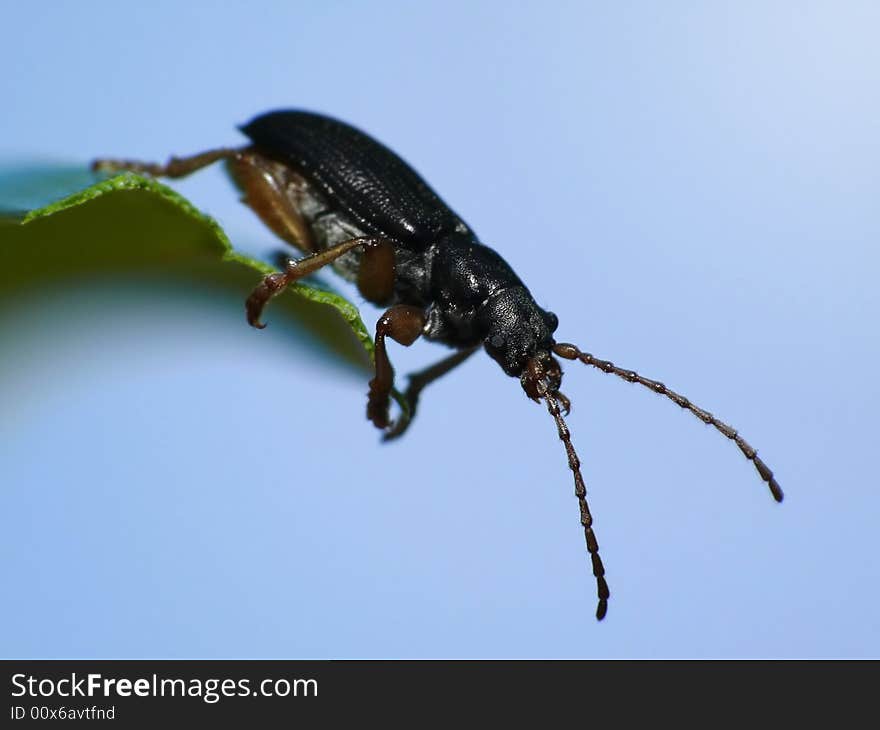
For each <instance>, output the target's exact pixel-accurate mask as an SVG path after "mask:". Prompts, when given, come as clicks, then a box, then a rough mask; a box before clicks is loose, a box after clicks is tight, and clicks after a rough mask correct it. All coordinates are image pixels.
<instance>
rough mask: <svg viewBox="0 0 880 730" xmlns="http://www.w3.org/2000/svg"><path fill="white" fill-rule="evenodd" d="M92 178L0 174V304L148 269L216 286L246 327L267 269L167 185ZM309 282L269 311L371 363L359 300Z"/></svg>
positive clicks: (68, 171)
mask: <svg viewBox="0 0 880 730" xmlns="http://www.w3.org/2000/svg"><path fill="white" fill-rule="evenodd" d="M96 179H97V178H96V176H95V175H93V174H91V173H89V172H87V171H85V170H84V169H82V168H63V167H48V168H42V169H41V168H36V169H35V168H30V169H23V170H15V171H7V172H5V173H3V174H0V306H8V305H10V304H11V303H14V301H15V297H16V296H17V295H18V294H20V293H21V292H22V291H23V290H26V289H35V288H45V287H48V286H52V285H53V284H58V283H61V282H69V281H72V280H77V279H79V280H84V279H85V280H88V279H90V278H94V277H100V278H102V279H109V280H112V281H114V282H117V281H120V280H122V281H124V280H125V279H126V278H127V277H128V278H137V279H139V280H140V279H143V277H144V276H145V275H147V276H151V277H159V278H161V279H163V280H171V281H173V282H174V283H175V285H179V286H180V287H181V290H182V291H186V290H187V289H189V290H192V289H193V288H198V289H204V288H205V287H210V288H213V289H220V290H222V291H223V292H224V294H228V296H230V297H234V298H236V299H238V300H240V301H241V303H242V326H246V324H245V318H244V300H245V298H246V297H247V295H248V294H249V293H250V291H251V290H252V289H253V287H254V286H255V285H256V284H257V282H258V281H259V280H260V277H261V276H263V275H265V274H267V273H270V272H271V271H273V267H271V266H269V265H268V264H266V263H264V262H262V261H258V260H256V259H254V258H251V257H250V256H246V255H245V254H243V253H240V252H238V251H236V250H235V249H233V247H232V245H231V244H230V242H229V239H228V238H227V236H226V234H225V233H224V232H223V230H222V229H221V228H220V226H219V225H218V224H217V222H216V221H214V220H213V219H212V218H210V217H209V216H207V215H205V214H204V213H202V212H200V211H199V210H197V209H196V208H195V207H194V206H193V205H192V204H191V203H190V202H189V201H187V200H186V199H185V198H183V197H182V196H181V195H179V194H178V193H176V192H175V191H173V190H172V189H171V188H169V187H167V186H166V185H162V184H161V183H159V182H156V181H155V180H152V179H149V178H145V177H141V176H139V175H134V174H131V173H124V174H121V175H117V176H115V177H112V178H109V179H102V180H99V181H98V182H95V180H96ZM89 183H90V184H89ZM84 185H87V187H83V186H84ZM71 191H76V192H71ZM65 193H67V194H65ZM307 281H308V283H307V284H304V283H298V284H297V285H296V286H294V287H291V288H290V289H289V290H288V291H287V292H285V293H284V294H282V295H281V296H279V297H277V298H276V299H275V300H273V302H272V304H271V305H270V309H269V311H268V312H267V314H268V315H269V317H270V318H271V319H276V318H278V317H290V318H292V319H294V320H295V321H296V324H297V328H298V331H300V332H305V333H307V334H308V335H309V336H310V337H311V339H312V340H313V341H314V342H316V343H318V344H319V345H320V346H322V347H323V348H325V349H327V350H329V351H331V352H332V353H333V354H334V355H335V356H337V357H339V358H341V359H342V360H343V361H344V362H346V363H347V364H348V365H354V366H357V367H359V368H368V367H369V366H370V363H371V360H372V356H373V340H372V338H371V337H370V334H369V332H368V331H367V328H366V327H365V326H364V323H363V321H362V320H361V317H360V314H359V313H358V309H357V307H356V306H355V305H354V304H352V303H351V302H349V301H347V300H346V299H344V298H343V297H342V296H340V295H339V294H337V293H335V292H333V291H332V290H330V289H329V288H328V287H325V286H324V285H322V284H320V283H318V282H317V281H316V280H313V279H309V280H307ZM394 397H395V399H396V400H397V401H398V403H399V404H400V405H401V407H403V399H402V398H401V397H400V395H399V393H397V392H396V391H395V393H394Z"/></svg>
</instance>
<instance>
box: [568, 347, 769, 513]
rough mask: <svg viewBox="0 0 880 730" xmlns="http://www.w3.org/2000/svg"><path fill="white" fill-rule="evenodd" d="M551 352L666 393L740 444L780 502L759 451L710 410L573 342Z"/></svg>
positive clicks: (668, 396)
mask: <svg viewBox="0 0 880 730" xmlns="http://www.w3.org/2000/svg"><path fill="white" fill-rule="evenodd" d="M553 352H555V353H556V354H557V355H559V357H562V358H565V359H566V360H580V361H581V362H582V363H584V365H592V366H593V367H594V368H598V369H599V370H601V371H602V372H603V373H610V374H612V375H616V376H617V377H619V378H623V379H624V380H626V381H627V382H629V383H638V384H639V385H644V386H645V387H646V388H648V389H650V390H653V391H654V392H655V393H659V394H660V395H665V396H666V397H667V398H669V399H670V400H672V401H674V402H675V403H677V404H678V405H679V406H681V407H682V408H684V409H685V410H687V411H690V412H691V413H693V414H694V415H695V416H696V417H697V418H699V419H700V420H701V421H702V422H703V423H707V424H709V425H710V426H714V427H715V428H716V429H717V430H718V431H720V432H721V433H722V434H724V435H725V436H727V438H729V439H730V440H731V441H733V442H734V443H735V444H736V445H737V446H738V447H739V450H740V451H742V452H743V454H744V455H745V457H746V458H747V459H748V460H749V461H751V462H752V463H753V464H754V465H755V469H757V470H758V474H760V476H761V479H763V480H764V481H765V482H766V483H767V486H768V487H769V488H770V494H772V495H773V499H775V500H776V501H777V502H781V501H782V498H783V496H784V495H783V493H782V488H781V487H780V486H779V483H778V482H777V481H776V478H775V477H774V476H773V472H772V471H770V468H769V467H768V466H767V465H766V464H765V463H764V462H763V461H761V459H760V458H759V457H758V452H757V451H756V450H755V449H753V448H752V447H751V446H750V445H749V444H748V442H747V441H746V440H745V439H744V438H743V437H742V436H740V435H739V433H737V431H736V429H735V428H731V427H730V426H728V425H727V424H726V423H723V422H722V421H719V420H718V419H717V418H715V416H713V415H712V414H711V413H709V411H704V410H703V409H702V408H699V407H697V406H695V405H694V404H693V403H691V402H690V401H689V400H688V399H687V398H685V397H684V396H683V395H679V394H678V393H676V392H675V391H674V390H670V389H669V388H667V387H666V386H665V385H664V384H663V383H661V382H659V381H657V380H650V379H649V378H645V377H642V376H641V375H639V374H638V373H637V372H635V371H634V370H624V369H623V368H619V367H617V366H616V365H615V364H614V363H613V362H609V361H608V360H600V359H599V358H597V357H593V356H592V355H591V354H590V353H588V352H581V351H580V350H579V349H578V348H577V346H575V345H571V344H568V343H557V344H556V345H554V346H553Z"/></svg>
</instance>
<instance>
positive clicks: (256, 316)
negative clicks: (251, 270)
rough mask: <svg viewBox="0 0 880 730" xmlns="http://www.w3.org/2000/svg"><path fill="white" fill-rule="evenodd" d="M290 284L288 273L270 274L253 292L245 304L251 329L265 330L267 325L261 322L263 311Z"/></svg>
mask: <svg viewBox="0 0 880 730" xmlns="http://www.w3.org/2000/svg"><path fill="white" fill-rule="evenodd" d="M289 283H290V276H289V274H288V273H281V272H279V273H275V274H269V275H268V276H267V277H265V278H264V279H263V280H262V281H261V282H260V283H259V284H258V285H257V287H256V288H255V289H254V290H253V292H252V293H251V295H250V296H249V297H248V298H247V302H245V310H246V311H247V321H248V324H249V325H250V326H251V327H256V328H257V329H260V330H261V329H263V328H264V327H265V326H266V325H265V324H264V323H263V322H261V321H260V315H262V313H263V309H264V308H265V307H266V305H267V304H268V303H269V300H270V299H271V298H272V297H274V296H276V295H277V294H278V293H279V292H281V291H283V290H284V289H285V288H286V287H287V285H288V284H289Z"/></svg>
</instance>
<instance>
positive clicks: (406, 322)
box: [367, 304, 427, 429]
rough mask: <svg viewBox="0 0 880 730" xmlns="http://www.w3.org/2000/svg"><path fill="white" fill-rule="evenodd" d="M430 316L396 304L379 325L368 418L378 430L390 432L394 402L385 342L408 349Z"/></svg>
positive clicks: (407, 305)
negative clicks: (389, 417) (390, 408)
mask: <svg viewBox="0 0 880 730" xmlns="http://www.w3.org/2000/svg"><path fill="white" fill-rule="evenodd" d="M426 321H427V316H426V315H425V312H424V310H423V309H422V308H421V307H413V306H411V305H409V304H395V305H394V306H393V307H390V308H389V309H388V310H387V311H386V312H385V314H383V315H382V316H381V317H379V321H378V322H377V323H376V351H375V358H376V377H375V378H373V379H372V380H371V381H370V392H369V394H368V400H367V418H369V419H370V420H371V421H372V422H373V425H374V426H376V428H383V429H384V428H388V425H389V420H388V406H389V405H390V402H391V388H392V386H393V385H394V368H392V367H391V361H390V360H389V359H388V351H387V350H386V349H385V338H386V337H390V338H391V339H392V340H394V341H395V342H399V343H400V344H401V345H404V346H406V347H409V346H410V345H411V344H412V343H413V342H415V341H416V340H417V339H418V338H419V336H420V335H421V334H422V331H423V330H424V328H425V322H426Z"/></svg>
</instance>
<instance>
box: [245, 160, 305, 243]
mask: <svg viewBox="0 0 880 730" xmlns="http://www.w3.org/2000/svg"><path fill="white" fill-rule="evenodd" d="M229 172H230V173H231V175H232V179H233V180H234V181H235V183H236V185H238V187H239V189H240V190H241V191H242V193H243V195H242V202H243V203H244V204H245V205H247V206H248V207H249V208H250V209H251V210H253V211H254V213H256V214H257V215H258V216H259V217H260V220H262V221H263V223H265V224H266V225H267V226H268V227H269V228H270V230H271V231H272V232H273V233H274V234H275V235H276V236H278V237H279V238H281V239H282V240H284V241H287V242H288V243H289V244H291V245H292V246H294V247H296V248H298V249H299V250H300V251H303V252H305V253H311V252H314V251H315V249H316V248H317V246H316V245H315V239H314V236H313V235H312V231H311V228H309V225H308V223H306V221H305V220H304V219H303V217H302V215H301V214H300V212H299V209H298V207H297V198H296V191H297V189H301V188H302V186H303V185H304V184H305V183H304V181H303V180H302V178H301V177H299V176H298V175H297V174H296V173H295V172H293V171H292V170H291V169H290V168H289V167H288V166H287V165H285V164H284V163H281V162H278V161H276V160H270V159H269V158H267V157H263V156H262V155H260V154H259V153H258V152H255V151H253V150H247V149H246V150H242V151H241V152H240V154H238V155H236V156H235V157H233V158H232V159H231V160H229Z"/></svg>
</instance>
